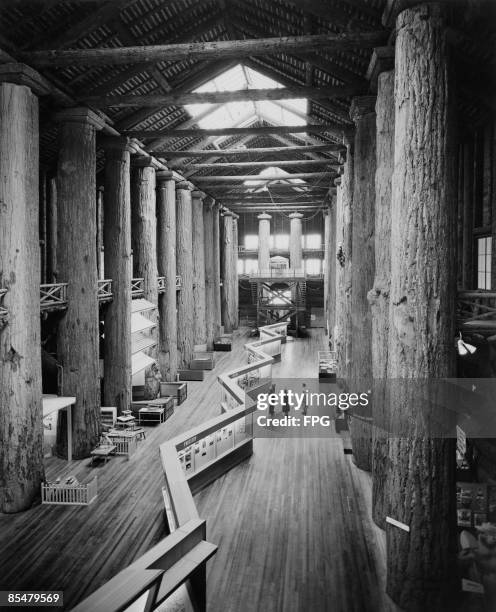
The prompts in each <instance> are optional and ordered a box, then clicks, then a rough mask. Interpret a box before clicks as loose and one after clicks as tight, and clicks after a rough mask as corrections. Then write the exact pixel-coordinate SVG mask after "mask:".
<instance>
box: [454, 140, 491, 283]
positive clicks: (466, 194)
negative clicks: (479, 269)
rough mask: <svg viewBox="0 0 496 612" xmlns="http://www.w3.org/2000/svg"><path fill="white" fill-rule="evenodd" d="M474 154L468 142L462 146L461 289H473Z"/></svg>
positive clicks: (470, 143) (471, 144) (472, 147)
mask: <svg viewBox="0 0 496 612" xmlns="http://www.w3.org/2000/svg"><path fill="white" fill-rule="evenodd" d="M474 153H475V152H474V143H473V141H471V140H469V141H468V142H466V143H465V144H464V146H463V225H462V227H463V252H462V289H474V267H473V253H474V157H475V156H474ZM495 217H496V215H495ZM475 286H477V285H475Z"/></svg>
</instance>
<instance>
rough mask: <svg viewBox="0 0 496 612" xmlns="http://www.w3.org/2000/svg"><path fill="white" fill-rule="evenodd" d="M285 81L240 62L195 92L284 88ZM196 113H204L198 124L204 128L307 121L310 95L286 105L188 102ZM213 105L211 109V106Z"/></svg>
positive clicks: (274, 102) (263, 101) (302, 123)
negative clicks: (265, 74)
mask: <svg viewBox="0 0 496 612" xmlns="http://www.w3.org/2000/svg"><path fill="white" fill-rule="evenodd" d="M282 87H284V86H283V85H282V84H281V83H278V82H277V81H274V79H271V78H269V77H266V76H264V75H263V74H261V73H260V72H258V71H256V70H253V69H252V68H247V67H245V66H241V65H240V64H238V65H236V66H234V67H233V68H230V69H229V70H226V72H223V73H222V74H220V75H219V76H217V77H215V78H214V79H211V80H210V81H208V82H207V83H204V84H203V85H202V86H201V87H198V88H197V89H195V90H194V91H195V92H198V93H201V92H207V91H208V92H213V91H239V90H242V89H280V88H282ZM184 108H185V109H186V111H187V112H188V113H189V114H190V115H191V116H192V117H193V118H195V117H200V116H201V118H200V119H199V120H198V126H199V127H200V128H204V129H215V128H220V127H234V126H239V127H243V124H244V125H249V124H250V123H254V122H255V121H268V122H270V123H274V124H276V125H295V126H296V125H306V124H307V121H306V109H307V100H306V99H294V100H285V101H284V107H283V106H282V105H281V104H278V102H277V101H268V100H261V101H260V102H250V101H244V102H228V103H227V104H222V105H219V104H187V105H185V107H184ZM209 108H210V109H211V112H210V113H209V112H208V110H209ZM206 111H207V112H206Z"/></svg>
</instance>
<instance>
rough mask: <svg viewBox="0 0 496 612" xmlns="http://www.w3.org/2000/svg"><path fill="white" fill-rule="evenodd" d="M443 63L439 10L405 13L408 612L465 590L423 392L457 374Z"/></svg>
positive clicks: (397, 265)
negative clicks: (422, 388) (461, 587)
mask: <svg viewBox="0 0 496 612" xmlns="http://www.w3.org/2000/svg"><path fill="white" fill-rule="evenodd" d="M447 54H448V49H447V43H446V37H445V22H444V18H443V15H442V12H441V8H440V7H439V5H423V6H420V7H418V8H413V9H408V10H406V11H404V12H403V13H401V14H400V15H399V17H398V20H397V39H396V64H395V156H394V174H393V183H392V201H393V203H394V205H393V215H392V223H391V249H392V250H391V297H390V333H389V349H388V377H389V378H390V379H393V380H390V381H389V383H390V394H389V395H390V412H391V418H392V427H394V429H395V430H396V431H398V432H399V433H398V435H396V436H394V437H392V438H391V440H390V448H389V460H390V462H391V467H392V469H391V477H390V479H389V483H388V490H389V493H390V495H389V512H388V515H389V516H391V517H392V518H394V519H396V520H398V521H401V522H402V523H405V524H406V525H408V526H409V527H410V532H409V533H408V532H405V531H403V530H402V529H399V528H398V527H395V526H392V525H389V524H388V525H387V526H386V534H387V560H388V561H387V564H388V567H387V592H388V594H389V595H390V596H391V597H392V599H393V600H394V601H395V602H396V603H397V604H398V605H400V606H401V607H402V608H404V609H405V610H408V611H417V610H419V611H420V610H451V609H453V602H452V601H451V600H450V599H451V597H450V595H451V594H454V593H456V590H457V589H456V588H455V587H454V584H453V580H455V581H456V569H455V568H456V565H455V548H456V515H455V503H454V502H455V481H454V476H455V475H454V465H455V458H454V444H453V440H446V439H441V438H436V437H433V436H430V435H429V432H428V431H426V423H429V420H430V419H432V418H433V416H434V415H435V416H436V418H440V408H441V407H440V406H436V407H435V410H433V411H431V409H430V406H429V397H426V393H425V392H424V393H421V392H419V389H420V384H421V383H422V380H424V381H425V380H431V381H432V380H435V379H437V378H440V377H448V378H449V377H453V376H455V375H456V374H455V361H454V347H453V338H454V327H453V322H454V320H455V317H454V303H455V278H456V273H455V269H454V268H455V266H456V257H455V249H454V241H455V236H456V232H455V227H454V214H455V210H454V207H453V197H454V195H455V194H454V192H453V190H454V188H455V185H456V183H455V180H454V176H453V171H452V169H453V154H454V151H453V147H452V146H451V143H450V141H449V140H448V138H449V137H450V135H451V127H452V126H451V125H450V121H449V106H450V100H449V97H450V93H449V84H448V66H447ZM394 379H401V384H400V381H398V384H394ZM406 379H409V381H407V380H406Z"/></svg>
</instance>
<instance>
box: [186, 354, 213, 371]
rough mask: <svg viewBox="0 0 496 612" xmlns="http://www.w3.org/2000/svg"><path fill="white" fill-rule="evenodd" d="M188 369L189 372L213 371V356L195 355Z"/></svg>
mask: <svg viewBox="0 0 496 612" xmlns="http://www.w3.org/2000/svg"><path fill="white" fill-rule="evenodd" d="M189 367H190V369H191V370H213V369H214V354H213V353H207V352H202V353H195V356H194V358H193V360H192V361H191V363H190V364H189Z"/></svg>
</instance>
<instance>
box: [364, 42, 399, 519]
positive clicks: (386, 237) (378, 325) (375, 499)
mask: <svg viewBox="0 0 496 612" xmlns="http://www.w3.org/2000/svg"><path fill="white" fill-rule="evenodd" d="M382 50H384V51H387V52H388V55H387V58H386V57H384V56H383V57H384V59H383V60H380V59H379V57H380V56H379V54H378V51H380V50H377V51H375V52H374V55H373V60H372V62H371V65H373V66H375V71H376V73H377V78H376V79H374V81H375V82H374V90H376V91H377V102H376V166H377V167H376V174H375V279H374V285H373V287H372V289H371V290H370V292H369V295H368V299H369V302H370V307H371V310H372V374H373V377H374V403H373V407H372V409H373V416H374V426H373V428H372V476H373V478H372V518H373V519H374V522H375V523H376V524H377V525H378V526H379V527H380V528H381V529H384V528H385V524H386V523H385V521H386V513H387V508H386V488H387V473H388V469H389V468H388V435H387V405H386V395H385V387H384V383H385V379H386V377H387V363H388V336H389V285H390V282H391V206H392V200H391V181H392V178H393V170H394V70H391V68H393V67H394V49H392V48H389V47H388V48H382Z"/></svg>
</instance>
